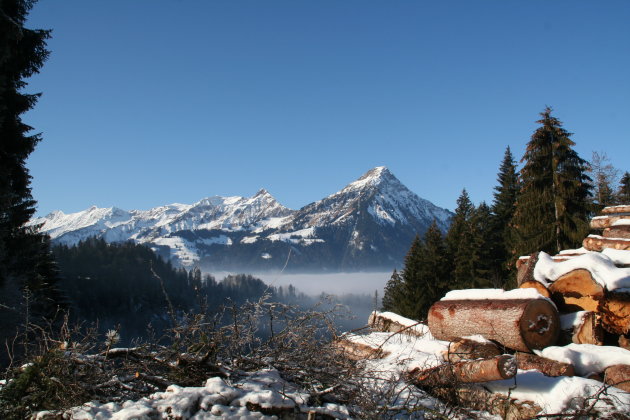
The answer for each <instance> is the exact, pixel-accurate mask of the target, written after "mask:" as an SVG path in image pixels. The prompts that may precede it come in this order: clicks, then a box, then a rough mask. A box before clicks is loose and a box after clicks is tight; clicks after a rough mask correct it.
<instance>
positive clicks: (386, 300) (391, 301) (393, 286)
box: [381, 269, 402, 313]
mask: <svg viewBox="0 0 630 420" xmlns="http://www.w3.org/2000/svg"><path fill="white" fill-rule="evenodd" d="M401 296H402V278H401V277H400V274H398V271H396V269H394V272H393V273H392V276H391V277H390V278H389V280H388V281H387V284H386V285H385V290H384V293H383V300H382V302H381V310H383V311H389V312H396V313H398V312H399V310H398V306H397V305H398V304H399V302H400V300H401Z"/></svg>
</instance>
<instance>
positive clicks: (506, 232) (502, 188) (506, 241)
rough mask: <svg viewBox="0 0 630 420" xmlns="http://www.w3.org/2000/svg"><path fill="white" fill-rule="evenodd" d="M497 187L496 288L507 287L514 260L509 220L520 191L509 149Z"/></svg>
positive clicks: (493, 219)
mask: <svg viewBox="0 0 630 420" xmlns="http://www.w3.org/2000/svg"><path fill="white" fill-rule="evenodd" d="M497 181H498V185H497V186H496V187H494V200H493V202H492V217H491V221H490V224H491V228H492V239H491V244H490V253H491V258H492V268H491V273H490V276H491V278H492V280H493V284H494V285H495V286H496V287H506V286H508V285H507V284H506V283H508V282H509V280H508V279H509V277H510V275H509V272H510V270H509V268H510V266H509V263H510V261H511V258H512V252H511V249H510V233H511V230H510V229H511V228H510V221H511V220H512V217H513V216H514V210H515V208H516V198H517V195H518V190H519V183H518V175H517V172H516V162H515V161H514V157H513V156H512V151H511V150H510V147H509V146H508V147H507V148H506V149H505V155H504V156H503V161H502V162H501V167H500V168H499V173H498V175H497Z"/></svg>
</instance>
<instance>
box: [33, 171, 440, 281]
mask: <svg viewBox="0 0 630 420" xmlns="http://www.w3.org/2000/svg"><path fill="white" fill-rule="evenodd" d="M449 217H450V212H449V211H448V210H445V209H440V208H438V207H436V206H434V205H433V204H431V203H430V202H428V201H427V200H424V199H422V198H420V197H418V196H417V195H416V194H415V193H413V192H412V191H410V190H409V189H408V188H407V187H405V186H404V185H403V184H402V183H401V182H400V181H399V180H398V179H397V178H396V177H395V176H394V175H393V174H392V173H391V172H390V171H389V170H388V169H387V168H386V167H384V166H378V167H376V168H373V169H371V170H369V171H367V172H366V173H365V174H363V175H362V176H361V177H360V178H358V179H357V180H356V181H354V182H351V183H350V184H348V185H347V186H346V187H345V188H343V189H342V190H341V191H338V192H336V193H334V194H332V195H330V196H328V197H325V198H323V199H321V200H319V201H317V202H314V203H311V204H309V205H307V206H305V207H303V208H301V209H299V210H291V209H289V208H287V207H284V206H283V205H282V204H280V203H279V202H278V201H277V200H276V199H275V198H274V197H273V196H272V195H271V194H270V193H269V191H267V190H266V189H264V188H262V189H260V190H258V191H257V192H256V193H255V194H254V195H252V196H250V197H242V196H230V197H222V196H211V197H206V198H203V199H201V200H199V201H198V202H196V203H194V204H170V205H163V206H159V207H154V208H151V209H149V210H131V211H125V210H121V209H119V208H116V207H110V208H99V207H96V206H92V207H90V208H88V209H86V210H83V211H81V212H77V213H71V214H64V213H63V212H61V211H55V212H53V213H51V214H49V215H47V216H45V217H43V218H39V219H35V220H33V221H32V222H31V223H32V224H33V225H42V231H44V232H47V233H48V234H50V236H51V237H52V238H53V240H54V241H55V242H56V243H63V244H66V245H74V244H76V243H78V242H79V241H82V240H85V239H86V238H89V237H92V236H95V237H99V238H103V239H105V240H106V241H108V242H121V241H128V240H132V241H134V242H137V243H144V244H147V245H148V246H150V247H151V248H152V249H154V250H155V251H156V252H159V253H160V255H163V256H164V257H166V258H169V259H172V260H173V261H174V262H176V263H178V264H182V265H184V266H192V265H194V264H197V263H199V262H200V261H201V262H204V263H205V264H212V265H216V266H217V267H218V266H220V267H223V268H227V267H228V266H230V267H232V268H234V267H238V268H239V269H243V268H242V267H243V264H246V265H247V264H252V266H259V265H260V264H262V266H264V267H267V268H279V267H276V266H274V265H273V264H274V263H275V262H276V261H280V260H282V261H285V260H286V255H285V254H283V253H285V252H288V250H287V248H286V247H292V248H291V249H293V250H294V251H295V254H294V256H293V259H294V261H293V263H292V264H297V265H300V264H303V265H304V267H307V266H308V267H310V268H311V269H312V268H316V267H320V268H321V267H324V266H331V267H338V268H355V269H356V268H359V269H362V266H361V265H357V264H363V263H367V264H368V265H370V266H375V267H376V266H379V267H380V266H383V265H386V266H389V265H391V264H392V263H394V264H395V263H396V261H399V260H400V258H402V256H404V253H405V251H406V247H407V246H408V244H409V243H410V242H411V240H412V239H413V237H414V236H415V234H416V233H420V234H422V232H424V231H425V230H426V228H427V227H428V226H429V225H430V224H431V223H432V221H433V220H434V219H436V220H437V221H438V224H439V226H440V228H441V229H445V228H446V227H447V226H448V219H449ZM294 248H295V249H294ZM311 253H312V255H311V257H313V258H314V259H313V260H311V259H309V258H310V257H309V256H308V255H310V254H311ZM272 254H273V258H272ZM267 256H269V257H267ZM280 256H282V258H275V257H280ZM337 257H338V258H337ZM257 261H258V262H257ZM261 261H262V263H261ZM360 262H361V263H360ZM259 263H260V264H259ZM257 264H258V265H257ZM270 264H271V265H270ZM297 265H296V267H297ZM232 268H230V269H232Z"/></svg>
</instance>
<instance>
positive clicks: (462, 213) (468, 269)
mask: <svg viewBox="0 0 630 420" xmlns="http://www.w3.org/2000/svg"><path fill="white" fill-rule="evenodd" d="M474 212H475V206H474V204H473V203H472V202H471V201H470V198H469V197H468V192H467V191H466V189H464V190H462V193H461V195H460V196H459V198H458V199H457V208H456V209H455V215H454V216H453V219H452V222H451V226H450V228H449V230H448V233H447V234H446V247H447V253H448V256H449V259H450V261H451V262H452V271H451V281H452V283H451V288H452V289H466V288H469V287H470V286H471V284H472V283H473V279H474V278H475V256H476V253H475V249H474V247H475V244H474V240H475V238H474V234H475V232H474V227H473V223H472V218H473V214H474Z"/></svg>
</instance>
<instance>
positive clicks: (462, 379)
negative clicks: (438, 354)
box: [409, 354, 518, 387]
mask: <svg viewBox="0 0 630 420" xmlns="http://www.w3.org/2000/svg"><path fill="white" fill-rule="evenodd" d="M517 370H518V369H517V367H516V359H515V358H514V356H511V355H508V354H504V355H502V356H496V357H493V358H491V359H479V360H469V361H462V362H458V363H454V364H445V365H440V366H437V367H434V368H432V369H427V370H420V369H417V368H416V369H414V370H413V371H411V372H410V373H409V375H410V379H411V381H412V382H413V384H414V385H416V386H428V387H436V386H448V385H457V384H470V383H478V382H490V381H498V380H501V379H509V378H513V377H514V376H515V375H516V371H517Z"/></svg>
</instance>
